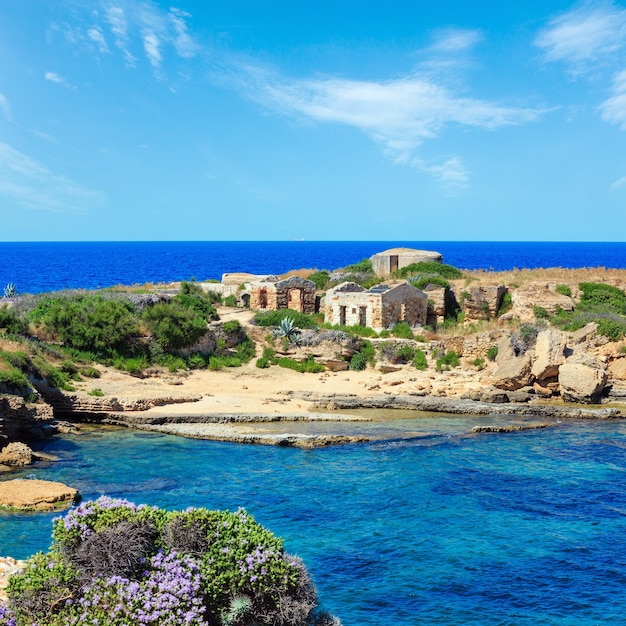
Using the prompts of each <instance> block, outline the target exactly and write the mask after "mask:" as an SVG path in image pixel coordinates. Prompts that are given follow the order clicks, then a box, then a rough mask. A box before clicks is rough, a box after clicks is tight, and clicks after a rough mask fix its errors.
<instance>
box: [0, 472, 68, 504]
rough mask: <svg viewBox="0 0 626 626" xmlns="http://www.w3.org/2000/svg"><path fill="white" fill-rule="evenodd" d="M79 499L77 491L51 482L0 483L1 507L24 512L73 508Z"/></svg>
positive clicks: (8, 481) (23, 481) (18, 481)
mask: <svg viewBox="0 0 626 626" xmlns="http://www.w3.org/2000/svg"><path fill="white" fill-rule="evenodd" d="M79 499H80V494H79V493H78V490H77V489H73V488H72V487H68V486H67V485H64V484H62V483H57V482H52V481H49V480H21V479H18V480H6V481H3V482H0V507H5V508H10V509H19V510H22V511H31V510H32V511H52V510H55V509H61V508H65V507H68V506H71V505H72V504H73V503H74V502H76V501H77V500H79Z"/></svg>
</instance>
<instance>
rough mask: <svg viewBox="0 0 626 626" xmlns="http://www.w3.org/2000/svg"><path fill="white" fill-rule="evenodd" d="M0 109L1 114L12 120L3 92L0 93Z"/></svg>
mask: <svg viewBox="0 0 626 626" xmlns="http://www.w3.org/2000/svg"><path fill="white" fill-rule="evenodd" d="M0 111H2V114H3V115H4V117H5V118H6V119H7V120H8V121H9V122H10V121H11V120H12V117H11V107H10V106H9V101H8V100H7V99H6V97H5V96H4V94H1V93H0Z"/></svg>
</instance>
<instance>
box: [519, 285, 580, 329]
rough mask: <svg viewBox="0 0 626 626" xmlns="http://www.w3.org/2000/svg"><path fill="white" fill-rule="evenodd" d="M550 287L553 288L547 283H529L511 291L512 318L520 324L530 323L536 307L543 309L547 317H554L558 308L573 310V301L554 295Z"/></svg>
mask: <svg viewBox="0 0 626 626" xmlns="http://www.w3.org/2000/svg"><path fill="white" fill-rule="evenodd" d="M551 287H553V286H552V285H550V284H548V283H530V284H528V285H524V286H523V287H520V288H519V289H515V290H514V291H512V293H511V300H512V303H513V308H512V309H511V313H512V316H513V317H516V318H518V319H520V320H521V321H522V322H532V321H534V320H535V313H534V308H535V307H536V306H538V307H541V308H543V309H545V310H546V311H547V312H548V314H549V315H554V314H555V313H556V312H557V310H558V309H559V308H561V309H563V310H564V311H571V310H572V309H573V308H574V304H575V303H574V300H573V299H572V298H570V297H569V296H563V295H561V294H560V293H556V291H553V290H552V289H551Z"/></svg>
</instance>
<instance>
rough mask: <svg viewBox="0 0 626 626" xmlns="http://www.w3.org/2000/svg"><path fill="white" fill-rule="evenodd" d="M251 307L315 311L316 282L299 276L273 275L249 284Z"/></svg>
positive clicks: (272, 309) (270, 309)
mask: <svg viewBox="0 0 626 626" xmlns="http://www.w3.org/2000/svg"><path fill="white" fill-rule="evenodd" d="M249 293H250V308H251V309H261V310H269V311H276V310H278V309H293V310H294V311H298V312H300V313H315V308H316V304H315V303H316V298H315V283H314V282H313V281H312V280H306V279H304V278H300V277H298V276H290V277H289V278H284V279H282V280H280V279H278V278H275V277H271V278H268V279H267V280H263V281H257V282H252V283H250V285H249Z"/></svg>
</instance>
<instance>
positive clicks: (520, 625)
mask: <svg viewBox="0 0 626 626" xmlns="http://www.w3.org/2000/svg"><path fill="white" fill-rule="evenodd" d="M397 245H406V246H410V247H420V248H426V249H435V250H438V251H440V252H441V253H443V255H444V261H445V262H448V263H451V264H453V265H456V266H459V267H461V268H485V269H489V268H493V269H509V268H513V267H539V266H562V267H598V266H605V267H626V244H614V243H612V244H598V243H594V244H583V243H572V244H569V243H559V244H547V243H537V244H534V243H452V242H417V243H416V242H393V243H390V242H347V243H341V242H280V243H278V242H277V243H270V242H263V243H261V242H258V243H256V242H255V243H253V242H246V243H234V242H228V243H209V242H207V243H195V242H194V243H178V242H177V243H166V242H159V243H48V244H46V243H28V244H23V243H15V244H0V251H1V252H2V259H3V262H2V264H1V270H0V272H1V274H0V285H1V284H2V282H4V283H7V282H10V281H12V282H15V283H16V284H17V286H18V290H19V291H21V292H31V293H34V292H41V291H47V290H54V289H60V288H65V287H85V288H91V287H97V286H102V287H104V286H107V285H114V284H117V283H143V282H147V281H169V280H180V279H189V278H191V277H195V278H196V279H198V280H202V279H206V278H219V276H220V275H221V273H223V272H226V271H250V272H260V273H265V272H276V273H279V272H283V271H285V270H288V269H293V268H298V267H317V268H320V269H321V268H328V269H334V268H337V267H341V266H345V265H346V264H348V263H351V262H355V261H359V260H360V259H362V258H363V257H367V256H370V255H371V254H373V253H374V252H377V251H381V250H384V249H386V248H389V247H393V246H397ZM207 391H210V390H209V389H207ZM388 419H389V421H388V422H387V423H386V424H385V428H386V429H388V430H389V429H390V430H391V431H392V432H393V433H394V434H395V436H394V438H393V439H392V440H390V441H386V442H383V443H370V444H356V445H345V446H331V447H328V448H323V449H314V450H299V449H291V448H280V447H271V446H250V445H240V444H229V443H219V442H211V441H200V440H194V439H184V438H177V437H173V436H166V435H160V434H156V433H143V432H133V431H129V430H107V431H96V432H92V433H85V434H81V435H70V436H63V437H62V438H56V439H53V440H51V441H49V442H46V443H43V444H41V449H43V450H44V451H46V452H48V453H51V454H54V455H56V456H57V457H58V459H59V460H58V461H56V462H53V463H46V464H39V465H36V466H34V467H31V468H26V469H24V470H22V471H20V472H19V473H17V474H12V477H25V476H26V477H33V478H42V479H48V480H58V481H61V482H64V483H67V484H70V485H72V486H74V487H77V488H78V489H79V490H80V492H81V493H82V494H83V496H84V498H85V499H93V498H96V497H98V496H99V495H102V494H107V495H110V496H115V497H124V498H127V499H129V500H131V501H134V502H136V503H141V502H145V503H148V504H152V505H158V506H163V507H166V508H170V509H184V508H186V507H188V506H206V507H209V508H220V509H223V508H226V509H231V510H235V509H236V508H237V507H239V506H243V507H244V508H246V509H248V510H249V511H250V512H251V513H252V514H253V515H254V516H255V517H256V518H257V520H258V521H260V522H261V523H262V524H264V525H265V526H267V527H269V528H270V529H272V530H273V531H274V532H275V533H277V534H278V535H280V536H282V537H283V538H284V539H285V543H286V547H287V549H288V550H289V551H291V552H293V553H296V554H298V555H300V556H301V557H302V558H303V559H304V561H305V563H306V564H307V566H308V568H309V570H310V571H311V573H312V574H313V577H314V580H315V581H316V583H317V586H318V590H319V593H320V597H321V600H322V602H323V605H324V606H325V607H326V608H327V609H329V610H331V611H332V612H333V613H335V614H336V615H338V616H339V617H340V618H341V620H342V622H343V624H344V626H417V625H431V624H432V625H443V626H466V625H470V626H483V625H484V626H487V625H488V626H505V625H506V626H539V625H545V626H557V625H558V626H593V625H600V624H607V625H609V624H610V625H618V626H619V625H622V624H623V625H626V548H625V547H624V546H625V537H626V421H623V420H607V421H586V422H583V421H575V420H572V421H567V422H564V423H559V424H556V427H555V428H546V429H539V430H532V431H525V432H518V433H510V434H503V435H494V434H484V435H473V434H471V432H470V431H471V428H472V427H473V426H475V425H476V424H496V423H501V422H502V420H503V419H504V418H500V417H480V418H478V417H468V416H446V415H438V416H435V417H433V416H428V415H424V414H418V413H411V414H407V413H403V412H398V413H393V414H392V416H391V417H389V418H388ZM544 421H545V420H544ZM416 433H420V434H419V435H416ZM52 517H53V514H47V513H15V512H0V554H2V555H11V556H14V557H18V558H24V557H27V556H29V555H31V554H33V553H34V552H36V551H38V550H46V549H47V548H48V546H49V543H50V531H51V520H52Z"/></svg>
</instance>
